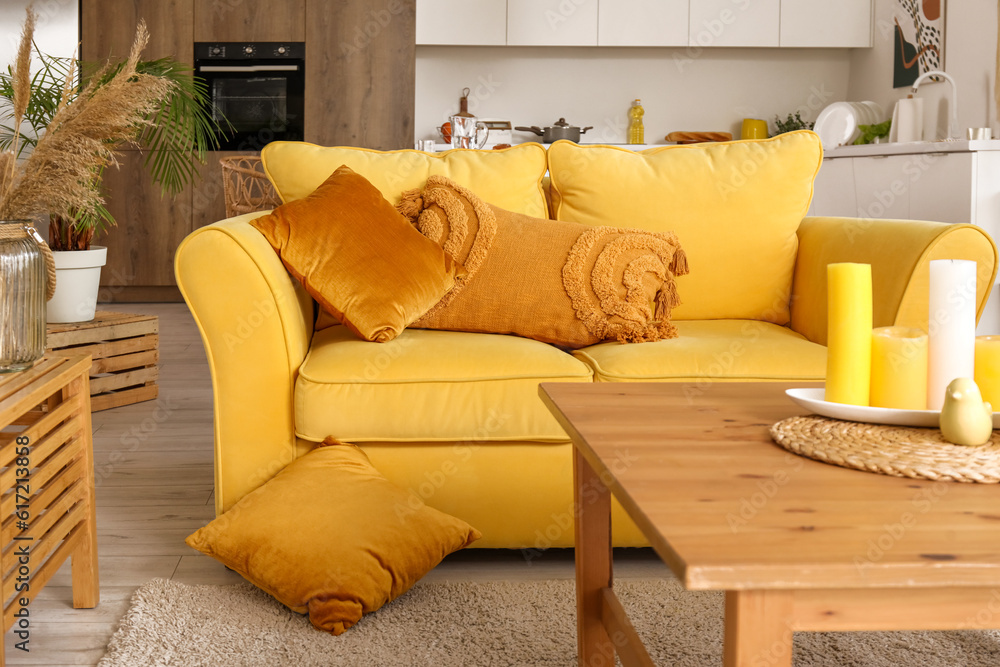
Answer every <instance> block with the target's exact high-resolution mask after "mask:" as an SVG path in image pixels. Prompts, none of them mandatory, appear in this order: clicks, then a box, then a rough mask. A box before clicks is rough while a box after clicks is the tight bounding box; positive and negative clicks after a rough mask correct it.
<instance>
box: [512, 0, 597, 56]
mask: <svg viewBox="0 0 1000 667" xmlns="http://www.w3.org/2000/svg"><path fill="white" fill-rule="evenodd" d="M597 3H598V0H507V44H509V45H512V46H597Z"/></svg>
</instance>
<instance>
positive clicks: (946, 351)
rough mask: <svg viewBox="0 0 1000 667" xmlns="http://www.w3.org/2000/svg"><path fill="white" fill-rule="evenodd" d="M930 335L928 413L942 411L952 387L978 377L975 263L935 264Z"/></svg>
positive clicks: (932, 266) (942, 261)
mask: <svg viewBox="0 0 1000 667" xmlns="http://www.w3.org/2000/svg"><path fill="white" fill-rule="evenodd" d="M927 332H928V341H927V354H928V358H927V362H928V363H927V409H928V410H940V409H941V406H942V405H943V403H944V391H945V389H946V388H947V387H948V384H949V383H950V382H951V381H952V380H954V379H955V378H960V377H964V378H971V377H973V375H974V374H975V368H976V263H975V262H973V261H969V260H963V259H935V260H933V261H931V263H930V298H929V311H928V322H927Z"/></svg>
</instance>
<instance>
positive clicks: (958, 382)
mask: <svg viewBox="0 0 1000 667" xmlns="http://www.w3.org/2000/svg"><path fill="white" fill-rule="evenodd" d="M940 424H941V435H942V436H943V437H944V439H945V440H947V441H948V442H951V443H954V444H956V445H985V444H986V443H987V442H989V440H990V436H991V435H993V406H992V405H990V404H989V403H986V402H984V401H983V396H982V394H980V393H979V387H978V386H977V385H976V383H975V382H974V381H973V380H972V379H971V378H955V379H954V380H952V381H951V383H950V384H949V385H948V388H947V389H945V391H944V405H943V406H941V421H940Z"/></svg>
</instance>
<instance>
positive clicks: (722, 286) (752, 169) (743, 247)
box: [484, 131, 823, 324]
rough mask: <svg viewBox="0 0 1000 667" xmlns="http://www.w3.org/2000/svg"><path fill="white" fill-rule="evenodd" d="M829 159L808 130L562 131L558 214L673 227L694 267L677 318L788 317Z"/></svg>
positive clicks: (556, 167) (556, 174)
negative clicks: (583, 136) (723, 136)
mask: <svg viewBox="0 0 1000 667" xmlns="http://www.w3.org/2000/svg"><path fill="white" fill-rule="evenodd" d="M822 159H823V147H822V145H821V143H820V141H819V138H818V137H817V136H816V135H815V134H813V133H812V132H808V131H800V132H789V133H786V134H782V135H779V136H777V137H774V138H773V139H767V140H764V141H732V142H728V143H704V144H691V145H680V146H664V147H657V148H651V149H648V150H645V151H642V152H634V151H630V150H627V149H623V148H617V147H614V146H580V145H577V144H574V143H572V142H569V141H557V142H556V143H554V144H552V146H551V147H550V148H549V172H550V174H551V178H552V185H551V190H550V193H551V196H552V203H553V212H554V217H555V218H556V219H558V220H572V221H574V222H579V223H583V224H585V225H609V226H614V227H634V228H638V229H647V230H650V231H668V230H669V231H672V232H675V233H676V234H677V238H679V239H680V243H681V246H682V247H683V248H684V251H685V253H686V254H687V258H688V261H689V263H690V265H691V273H690V274H689V275H686V276H683V277H680V278H678V279H677V289H678V291H679V292H680V299H681V302H682V303H681V305H680V306H678V307H677V308H676V309H675V310H674V313H673V320H674V321H677V320H715V319H752V320H764V321H767V322H774V323H775V324H787V323H788V320H789V307H788V303H789V298H790V294H791V289H792V272H793V269H794V268H795V258H796V254H797V252H798V237H797V236H796V231H797V230H798V227H799V224H800V223H801V222H802V217H803V216H804V215H805V214H806V211H807V210H808V209H809V202H810V200H811V198H812V192H813V179H814V178H815V177H816V173H817V172H818V171H819V167H820V164H821V163H822ZM484 198H485V197H484ZM487 201H489V200H488V199H487ZM491 203H493V202H491Z"/></svg>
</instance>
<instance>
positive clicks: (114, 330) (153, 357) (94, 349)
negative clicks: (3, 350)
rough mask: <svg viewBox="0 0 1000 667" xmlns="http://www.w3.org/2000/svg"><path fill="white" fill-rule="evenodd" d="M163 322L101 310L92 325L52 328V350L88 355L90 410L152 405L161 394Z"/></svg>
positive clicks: (49, 340)
mask: <svg viewBox="0 0 1000 667" xmlns="http://www.w3.org/2000/svg"><path fill="white" fill-rule="evenodd" d="M159 332H160V319H159V318H158V317H157V316H156V315H134V314H131V313H113V312H110V311H105V310H99V311H97V315H96V317H94V319H93V320H91V321H89V322H75V323H72V324H50V325H48V328H47V338H46V346H47V347H48V351H49V352H50V353H51V352H57V353H59V354H89V355H90V356H91V357H93V360H94V363H93V367H92V368H91V370H90V409H91V410H93V411H94V412H97V411H99V410H107V409H108V408H117V407H120V406H122V405H131V404H132V403H139V402H140V401H150V400H152V399H154V398H156V397H157V396H158V395H159V391H160V389H159V387H158V386H157V385H156V380H157V379H158V378H159V361H160V333H159Z"/></svg>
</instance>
